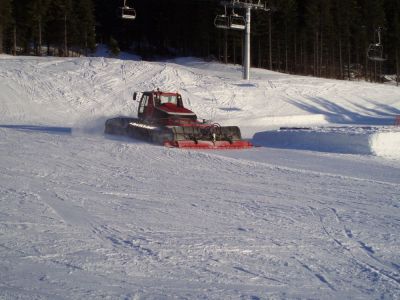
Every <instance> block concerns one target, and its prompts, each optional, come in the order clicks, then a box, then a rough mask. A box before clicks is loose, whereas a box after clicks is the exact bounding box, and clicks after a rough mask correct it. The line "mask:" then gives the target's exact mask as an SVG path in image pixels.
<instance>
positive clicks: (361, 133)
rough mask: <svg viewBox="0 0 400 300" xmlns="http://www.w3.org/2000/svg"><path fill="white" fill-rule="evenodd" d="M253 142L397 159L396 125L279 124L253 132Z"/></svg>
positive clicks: (399, 140)
mask: <svg viewBox="0 0 400 300" xmlns="http://www.w3.org/2000/svg"><path fill="white" fill-rule="evenodd" d="M253 141H254V143H255V144H256V145H261V146H266V147H275V148H292V149H304V150H313V151H322V152H335V153H350V154H369V155H376V156H381V157H387V158H399V159H400V152H399V149H400V128H398V127H326V128H322V127H316V128H312V127H309V128H281V129H280V130H277V131H266V132H260V133H257V134H255V135H254V138H253Z"/></svg>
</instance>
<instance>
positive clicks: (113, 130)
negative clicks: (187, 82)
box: [105, 90, 253, 149]
mask: <svg viewBox="0 0 400 300" xmlns="http://www.w3.org/2000/svg"><path fill="white" fill-rule="evenodd" d="M136 96H137V94H136V93H134V95H133V99H134V100H136ZM105 133H106V134H117V135H126V136H129V137H133V138H139V139H142V140H146V141H150V142H152V143H156V144H160V145H164V146H166V147H176V148H195V149H196V148H197V149H245V148H251V147H253V145H252V144H251V143H250V142H248V141H245V140H243V139H242V137H241V134H240V129H239V128H238V127H237V126H220V125H219V124H216V123H209V122H206V121H204V120H202V121H199V120H198V119H197V116H196V114H195V113H193V112H192V111H190V110H189V109H187V108H185V107H184V106H183V101H182V97H181V95H180V94H178V93H167V92H161V91H159V90H157V91H151V92H144V93H142V97H141V98H140V102H139V109H138V117H137V118H127V117H118V118H113V119H109V120H107V121H106V124H105Z"/></svg>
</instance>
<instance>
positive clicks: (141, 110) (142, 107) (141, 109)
mask: <svg viewBox="0 0 400 300" xmlns="http://www.w3.org/2000/svg"><path fill="white" fill-rule="evenodd" d="M149 98H150V96H149V95H146V94H144V95H143V96H142V99H140V103H139V113H138V117H139V118H140V117H142V116H143V115H144V114H145V112H146V108H147V106H148V105H149Z"/></svg>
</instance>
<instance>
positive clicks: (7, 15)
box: [0, 0, 12, 54]
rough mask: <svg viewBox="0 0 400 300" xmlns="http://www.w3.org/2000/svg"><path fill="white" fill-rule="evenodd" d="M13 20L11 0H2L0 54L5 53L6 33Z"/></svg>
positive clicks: (0, 7)
mask: <svg viewBox="0 0 400 300" xmlns="http://www.w3.org/2000/svg"><path fill="white" fill-rule="evenodd" d="M11 22H12V18H11V0H0V54H2V53H3V43H4V33H5V32H6V30H7V29H8V28H9V27H10V26H11Z"/></svg>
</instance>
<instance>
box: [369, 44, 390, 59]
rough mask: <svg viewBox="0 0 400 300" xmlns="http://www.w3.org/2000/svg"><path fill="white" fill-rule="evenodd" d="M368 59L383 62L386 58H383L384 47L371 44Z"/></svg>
mask: <svg viewBox="0 0 400 300" xmlns="http://www.w3.org/2000/svg"><path fill="white" fill-rule="evenodd" d="M367 57H368V59H369V60H372V61H376V62H382V61H385V60H386V58H384V57H383V46H382V45H381V44H371V45H369V47H368V51H367Z"/></svg>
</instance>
